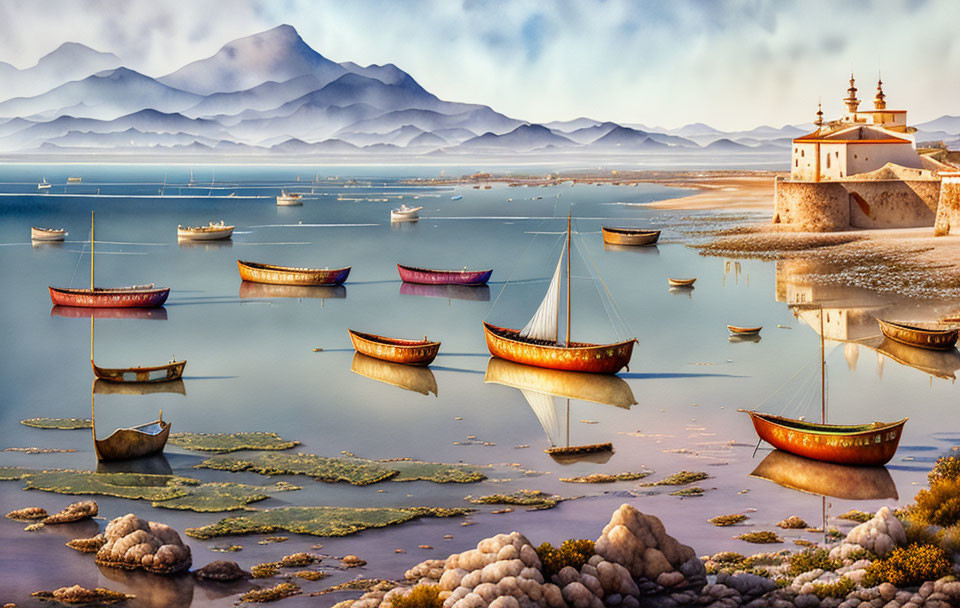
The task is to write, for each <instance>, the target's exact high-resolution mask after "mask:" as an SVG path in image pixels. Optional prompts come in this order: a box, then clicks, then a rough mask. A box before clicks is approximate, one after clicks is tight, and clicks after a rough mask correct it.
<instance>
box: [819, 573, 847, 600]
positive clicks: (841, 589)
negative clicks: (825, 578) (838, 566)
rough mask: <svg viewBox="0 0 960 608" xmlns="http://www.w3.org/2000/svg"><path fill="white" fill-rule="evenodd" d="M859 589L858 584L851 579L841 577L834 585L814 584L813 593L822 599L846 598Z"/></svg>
mask: <svg viewBox="0 0 960 608" xmlns="http://www.w3.org/2000/svg"><path fill="white" fill-rule="evenodd" d="M856 588H857V584H856V583H855V582H853V581H852V580H851V579H849V578H847V577H845V576H841V577H840V578H838V579H837V580H835V581H833V582H832V583H814V584H813V592H814V593H816V594H817V597H819V598H820V599H823V598H826V597H836V598H845V597H847V594H848V593H850V592H851V591H853V590H854V589H856Z"/></svg>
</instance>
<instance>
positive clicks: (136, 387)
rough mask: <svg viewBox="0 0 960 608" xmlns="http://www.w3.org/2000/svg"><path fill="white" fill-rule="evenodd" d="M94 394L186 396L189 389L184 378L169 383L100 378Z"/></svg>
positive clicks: (96, 381)
mask: <svg viewBox="0 0 960 608" xmlns="http://www.w3.org/2000/svg"><path fill="white" fill-rule="evenodd" d="M93 392H94V393H96V394H98V395H155V394H157V393H174V394H177V395H186V394H187V387H186V385H184V383H183V379H182V378H178V379H176V380H170V381H168V382H105V381H103V380H100V379H99V378H98V379H97V380H95V381H94V383H93Z"/></svg>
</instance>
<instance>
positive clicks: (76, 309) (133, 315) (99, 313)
mask: <svg viewBox="0 0 960 608" xmlns="http://www.w3.org/2000/svg"><path fill="white" fill-rule="evenodd" d="M50 316H51V317H65V318H68V319H154V320H157V321H166V320H167V309H166V308H162V307H161V308H84V307H81V306H59V305H57V306H54V307H53V308H51V309H50Z"/></svg>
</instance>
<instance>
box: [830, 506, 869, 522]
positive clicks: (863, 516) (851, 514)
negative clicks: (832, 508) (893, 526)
mask: <svg viewBox="0 0 960 608" xmlns="http://www.w3.org/2000/svg"><path fill="white" fill-rule="evenodd" d="M837 517H838V518H839V519H846V520H848V521H855V522H857V523H860V524H862V523H866V522H868V521H870V520H871V519H873V514H872V513H866V512H865V511H860V510H859V509H850V510H849V511H847V512H846V513H844V514H843V515H838V516H837Z"/></svg>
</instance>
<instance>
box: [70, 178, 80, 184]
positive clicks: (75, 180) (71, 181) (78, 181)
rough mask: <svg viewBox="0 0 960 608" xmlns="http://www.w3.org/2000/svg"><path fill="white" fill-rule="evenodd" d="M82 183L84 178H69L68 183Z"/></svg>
mask: <svg viewBox="0 0 960 608" xmlns="http://www.w3.org/2000/svg"><path fill="white" fill-rule="evenodd" d="M82 181H83V178H82V177H68V178H67V183H68V184H79V183H80V182H82Z"/></svg>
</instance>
